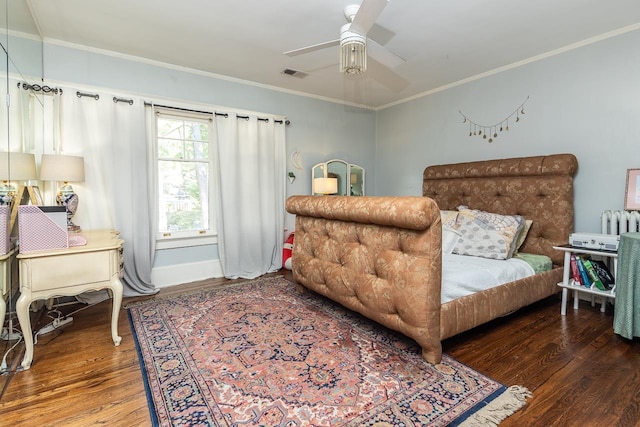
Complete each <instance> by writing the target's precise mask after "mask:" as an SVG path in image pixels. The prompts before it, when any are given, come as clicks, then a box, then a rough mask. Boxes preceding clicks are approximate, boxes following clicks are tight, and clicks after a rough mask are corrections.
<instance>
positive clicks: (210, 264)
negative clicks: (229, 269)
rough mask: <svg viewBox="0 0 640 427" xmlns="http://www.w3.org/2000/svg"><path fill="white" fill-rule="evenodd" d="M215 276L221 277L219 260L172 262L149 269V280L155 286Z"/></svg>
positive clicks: (160, 286)
mask: <svg viewBox="0 0 640 427" xmlns="http://www.w3.org/2000/svg"><path fill="white" fill-rule="evenodd" d="M215 277H223V274H222V266H221V264H220V261H219V260H212V261H200V262H190V263H185V264H174V265H171V266H167V267H156V268H154V269H153V270H151V281H152V282H153V284H154V285H155V287H156V288H166V287H167V286H174V285H180V284H182V283H189V282H195V281H198V280H205V279H211V278H215Z"/></svg>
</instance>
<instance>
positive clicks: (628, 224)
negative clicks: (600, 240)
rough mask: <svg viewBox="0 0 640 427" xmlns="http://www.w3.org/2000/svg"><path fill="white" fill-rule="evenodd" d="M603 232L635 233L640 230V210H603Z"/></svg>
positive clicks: (616, 233) (617, 233)
mask: <svg viewBox="0 0 640 427" xmlns="http://www.w3.org/2000/svg"><path fill="white" fill-rule="evenodd" d="M601 218H602V234H615V235H619V234H622V233H633V232H636V231H640V229H638V226H639V224H640V211H604V212H602V217H601Z"/></svg>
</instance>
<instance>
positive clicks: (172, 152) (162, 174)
mask: <svg viewBox="0 0 640 427" xmlns="http://www.w3.org/2000/svg"><path fill="white" fill-rule="evenodd" d="M211 129H212V122H211V119H210V117H208V116H206V115H204V114H198V113H195V112H194V113H188V112H184V113H183V112H173V111H171V110H158V113H157V114H156V138H157V153H158V157H157V165H158V212H159V215H158V247H159V248H169V247H182V246H192V245H201V244H210V243H215V239H213V240H212V237H215V235H216V229H215V209H214V208H215V205H214V204H213V202H212V201H213V200H214V198H213V197H212V188H213V185H212V182H213V180H212V178H213V176H214V174H213V161H212V150H211V143H210V139H209V135H210V134H211Z"/></svg>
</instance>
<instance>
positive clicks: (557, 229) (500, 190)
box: [422, 154, 578, 265]
mask: <svg viewBox="0 0 640 427" xmlns="http://www.w3.org/2000/svg"><path fill="white" fill-rule="evenodd" d="M577 170H578V161H577V159H576V157H575V156H574V155H573V154H553V155H549V156H536V157H518V158H510V159H500V160H484V161H478V162H467V163H455V164H448V165H437V166H429V167H427V168H426V169H425V170H424V174H423V181H422V194H423V196H427V197H430V198H432V199H434V200H435V201H436V203H437V204H438V206H439V207H440V209H442V210H456V208H457V207H458V206H459V205H465V206H468V207H469V208H471V209H479V210H483V211H487V212H494V213H498V214H501V215H521V216H523V217H524V218H525V219H530V220H532V221H533V223H532V225H531V229H530V230H529V234H528V235H527V239H526V240H525V242H524V244H523V245H522V247H521V251H522V252H529V253H537V254H543V255H547V256H548V257H550V258H551V259H552V260H553V263H554V264H555V265H562V262H563V256H564V254H563V253H562V252H560V251H557V250H555V249H553V246H554V245H562V244H566V243H567V242H568V238H569V234H571V233H572V232H573V176H574V175H575V173H576V171H577Z"/></svg>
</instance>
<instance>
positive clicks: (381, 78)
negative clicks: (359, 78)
mask: <svg viewBox="0 0 640 427" xmlns="http://www.w3.org/2000/svg"><path fill="white" fill-rule="evenodd" d="M364 75H369V77H371V78H372V79H374V80H375V81H377V82H378V83H380V84H382V85H384V86H386V87H387V88H389V89H391V90H392V91H394V92H400V91H402V90H403V89H404V88H406V87H407V86H409V82H408V81H406V80H405V79H404V78H402V77H401V76H399V75H398V74H396V73H394V72H393V71H392V70H390V69H389V68H387V67H385V66H384V65H383V64H381V63H379V62H378V61H376V60H371V61H369V67H368V69H367V72H366V73H364Z"/></svg>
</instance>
